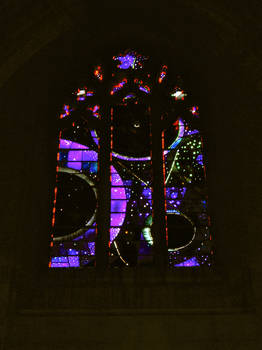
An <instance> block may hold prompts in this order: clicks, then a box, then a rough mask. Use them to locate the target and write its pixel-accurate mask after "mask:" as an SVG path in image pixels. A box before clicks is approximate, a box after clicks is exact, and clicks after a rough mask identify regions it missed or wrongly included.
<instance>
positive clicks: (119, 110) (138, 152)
mask: <svg viewBox="0 0 262 350" xmlns="http://www.w3.org/2000/svg"><path fill="white" fill-rule="evenodd" d="M113 149H114V152H115V153H116V154H121V155H125V156H127V157H139V158H142V157H147V156H149V154H150V121H149V112H148V108H147V106H145V105H143V104H135V103H131V102H130V103H128V104H126V105H118V106H115V107H114V118H113Z"/></svg>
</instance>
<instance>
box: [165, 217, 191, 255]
mask: <svg viewBox="0 0 262 350" xmlns="http://www.w3.org/2000/svg"><path fill="white" fill-rule="evenodd" d="M167 229H168V250H169V251H172V250H177V249H179V248H180V249H181V248H183V247H185V246H187V245H188V244H189V243H190V242H191V241H192V240H193V237H194V233H195V230H194V226H193V225H192V223H191V222H190V221H189V220H188V219H187V218H186V217H185V216H182V215H177V214H168V215H167Z"/></svg>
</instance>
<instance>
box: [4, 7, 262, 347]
mask: <svg viewBox="0 0 262 350" xmlns="http://www.w3.org/2000/svg"><path fill="white" fill-rule="evenodd" d="M248 5H249V6H245V5H244V4H243V5H241V4H240V3H239V2H238V3H237V4H234V2H233V3H232V2H230V3H228V2H226V1H213V2H208V1H205V0H201V1H198V2H193V1H189V0H187V1H173V2H172V4H167V3H166V2H161V3H159V4H156V5H153V4H151V3H149V2H146V1H145V2H143V3H140V2H138V1H133V2H132V5H125V4H124V3H120V2H114V4H113V5H111V4H110V6H109V4H108V3H105V4H103V3H101V2H100V3H97V4H96V3H89V2H84V1H80V0H77V1H69V0H65V1H63V2H59V1H52V2H51V1H45V2H44V1H37V2H33V1H31V0H24V1H15V0H13V1H10V0H9V1H7V0H5V1H2V2H1V5H0V10H1V12H0V23H1V28H2V32H3V33H4V35H3V36H2V38H1V41H0V47H1V52H2V55H1V57H0V87H1V95H0V96H1V98H0V101H1V102H0V103H1V126H2V135H1V136H2V137H1V148H0V149H1V154H2V159H3V162H2V166H1V173H0V178H1V185H2V191H1V197H2V198H1V214H2V215H1V216H2V225H1V227H2V229H1V234H0V244H1V256H0V288H1V293H0V305H1V308H0V310H1V311H0V319H1V322H0V339H1V342H2V346H3V349H31V348H32V349H60V348H61V349H62V348H63V349H65V350H67V349H75V348H79V349H84V348H87V347H92V348H94V349H104V348H105V347H109V348H110V349H111V348H112V349H113V348H121V349H122V348H123V349H129V348H130V349H131V348H132V349H133V348H139V349H140V348H141V349H142V348H148V347H150V348H152V349H154V348H159V347H162V348H166V349H169V348H170V349H171V348H174V347H175V346H179V348H181V349H189V348H192V347H194V348H195V349H210V347H212V348H215V349H246V348H250V349H252V348H259V343H260V341H261V338H260V334H259V324H260V323H261V315H262V314H261V298H260V295H261V289H262V285H261V265H260V264H261V259H260V255H261V254H260V250H261V239H260V227H261V203H260V199H261V184H260V182H261V180H260V179H261V165H260V163H261V161H260V159H261V145H260V143H261V141H260V132H259V130H260V126H261V103H260V94H261V90H262V83H261V82H262V65H261V59H260V58H261V49H260V45H259V44H260V37H261V32H262V31H261V24H260V15H259V14H260V13H261V5H260V4H259V2H258V1H252V2H251V3H249V4H248ZM130 46H131V47H137V48H138V49H142V50H147V51H150V52H151V53H152V55H154V56H155V57H157V58H159V57H160V58H161V56H164V57H166V58H167V59H168V60H169V61H170V62H172V64H173V65H174V67H175V69H176V70H179V71H181V73H182V74H184V75H185V77H186V80H187V82H188V85H189V86H190V88H191V90H192V93H193V94H194V96H195V97H196V100H197V101H199V104H200V105H201V118H202V120H203V125H204V130H205V132H204V137H205V141H206V145H207V146H206V152H207V157H208V183H209V206H210V211H211V217H212V223H213V227H212V229H213V235H214V239H215V247H216V249H215V251H216V255H215V257H216V263H215V266H214V267H213V268H212V269H210V270H205V269H204V270H203V271H191V270H187V271H176V272H175V273H166V274H161V275H159V273H157V272H156V271H151V270H146V269H144V270H131V271H105V273H104V274H103V275H97V274H96V273H95V272H94V271H79V272H70V271H68V272H66V273H62V272H55V271H52V272H50V271H49V272H48V271H47V269H46V268H45V266H46V264H47V261H48V241H49V236H48V232H49V230H50V212H51V201H52V195H53V184H54V178H55V162H56V154H55V150H56V138H57V124H56V121H55V116H56V115H57V112H58V110H59V109H60V106H61V103H64V101H65V99H66V96H67V95H68V94H69V93H70V92H71V90H72V88H73V87H74V86H77V85H78V84H79V82H81V81H83V80H84V76H85V73H86V72H87V71H88V69H89V67H90V65H92V64H93V63H94V62H96V60H97V59H98V58H99V59H100V58H102V57H103V56H104V54H105V52H107V50H109V52H114V51H115V50H118V49H119V48H122V47H124V48H125V47H130Z"/></svg>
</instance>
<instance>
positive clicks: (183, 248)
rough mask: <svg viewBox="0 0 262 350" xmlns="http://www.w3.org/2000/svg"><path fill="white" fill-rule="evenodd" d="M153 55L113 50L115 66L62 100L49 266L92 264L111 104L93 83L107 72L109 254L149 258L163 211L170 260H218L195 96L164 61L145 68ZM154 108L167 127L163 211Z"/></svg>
mask: <svg viewBox="0 0 262 350" xmlns="http://www.w3.org/2000/svg"><path fill="white" fill-rule="evenodd" d="M149 61H150V59H149V57H145V56H142V55H140V54H138V53H136V52H135V51H132V50H127V51H125V52H124V53H121V54H119V55H117V56H114V57H113V58H112V71H111V72H108V71H103V67H102V65H99V66H96V67H95V69H94V71H93V80H92V79H90V84H89V85H88V86H84V87H80V88H78V89H76V91H75V92H74V93H73V95H72V96H73V98H72V101H70V103H69V104H66V105H64V107H63V111H62V113H61V114H60V124H61V127H60V133H59V150H58V153H57V161H58V165H57V175H56V187H55V195H54V206H53V218H52V234H51V258H50V264H49V267H52V268H58V267H84V266H94V265H95V264H96V237H97V235H99V234H100V232H99V229H98V225H97V210H98V204H97V203H98V201H97V198H98V196H99V195H100V194H99V191H98V183H99V180H100V179H99V175H98V173H99V152H100V141H101V127H102V123H103V119H105V115H104V114H103V113H104V111H105V110H106V109H105V108H104V109H103V103H104V102H103V100H101V96H98V95H97V93H96V91H97V90H99V89H97V87H98V86H99V85H98V84H104V83H105V81H106V82H108V81H109V82H111V83H110V84H111V85H110V84H109V85H110V89H109V91H107V93H108V97H107V98H108V99H107V101H110V102H109V107H110V108H109V109H108V110H110V118H108V120H109V123H110V130H111V135H110V142H109V143H108V145H107V147H108V152H110V187H111V195H110V213H105V215H110V227H108V231H109V232H108V233H109V235H108V237H109V242H108V251H107V253H108V256H109V260H108V264H109V265H110V266H112V267H114V266H136V265H150V264H152V263H153V261H154V254H155V246H156V245H157V244H158V242H157V239H156V237H157V232H156V228H154V221H155V220H156V217H157V215H162V216H163V223H164V226H165V227H164V230H163V232H165V237H164V239H165V245H166V251H167V255H168V264H169V266H170V267H181V266H185V267H186V266H200V265H204V264H207V265H209V266H210V265H211V263H212V255H213V250H212V244H210V242H211V240H212V237H211V235H210V228H209V227H210V218H209V216H208V211H207V195H206V193H205V188H206V174H205V159H204V156H203V137H202V135H201V127H200V123H199V106H197V105H195V104H193V103H192V102H191V101H192V98H191V96H190V93H189V92H186V91H185V88H184V87H183V83H182V80H181V78H179V79H176V77H172V76H169V74H168V66H167V65H166V64H163V65H162V67H160V69H159V71H158V72H154V71H151V70H150V69H149V68H147V62H149ZM159 92H161V96H162V97H161V99H162V100H161V101H160V100H158V93H159ZM110 98H111V100H110ZM107 104H108V102H107ZM156 110H157V112H156ZM156 116H159V120H158V122H159V124H158V126H159V128H160V129H161V145H162V146H160V147H161V150H160V151H161V154H162V156H161V158H162V162H161V164H158V165H157V166H158V167H159V171H160V172H162V185H161V183H160V185H161V186H162V187H163V194H164V197H163V198H164V202H163V205H164V212H163V213H156V212H155V211H154V201H153V197H154V196H153V191H154V190H155V189H154V181H153V180H154V176H155V175H154V174H155V173H154V171H156V170H154V171H153V167H154V169H156V168H157V166H156V165H154V164H153V162H154V156H152V147H153V146H152V144H153V142H154V137H155V134H154V127H153V123H154V120H153V118H155V117H156ZM101 174H102V172H101V171H100V176H101ZM155 200H156V199H155Z"/></svg>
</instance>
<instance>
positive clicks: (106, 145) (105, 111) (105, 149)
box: [96, 104, 111, 271]
mask: <svg viewBox="0 0 262 350" xmlns="http://www.w3.org/2000/svg"><path fill="white" fill-rule="evenodd" d="M101 111H102V118H101V129H100V135H99V136H100V137H99V155H98V203H97V235H96V267H97V269H98V270H99V271H102V270H104V269H106V268H107V266H108V255H109V240H110V235H109V228H110V191H111V187H110V161H111V159H110V152H111V149H110V142H111V129H110V123H111V108H110V105H109V104H104V105H103V106H101Z"/></svg>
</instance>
